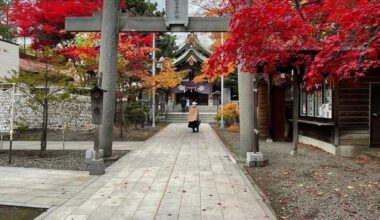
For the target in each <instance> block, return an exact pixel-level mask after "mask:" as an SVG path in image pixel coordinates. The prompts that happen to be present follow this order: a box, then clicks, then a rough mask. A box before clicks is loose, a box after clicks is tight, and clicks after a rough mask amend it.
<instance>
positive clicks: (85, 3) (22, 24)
mask: <svg viewBox="0 0 380 220" xmlns="http://www.w3.org/2000/svg"><path fill="white" fill-rule="evenodd" d="M100 8H101V0H38V1H37V0H16V1H15V2H14V3H13V4H12V7H11V9H10V10H11V11H10V20H11V24H12V26H14V27H16V28H17V30H18V31H17V33H16V34H17V36H20V37H30V38H31V40H32V47H33V48H34V49H41V48H43V47H45V46H56V45H57V44H58V43H61V42H62V41H64V40H67V39H70V38H72V37H73V36H74V35H73V34H72V33H68V32H65V30H64V22H65V17H68V16H90V15H92V13H93V12H94V11H96V10H99V9H100Z"/></svg>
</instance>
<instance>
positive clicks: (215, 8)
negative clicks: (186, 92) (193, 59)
mask: <svg viewBox="0 0 380 220" xmlns="http://www.w3.org/2000/svg"><path fill="white" fill-rule="evenodd" d="M191 2H192V4H194V5H196V6H197V7H198V8H200V9H201V14H202V15H204V16H207V17H215V16H219V15H221V14H222V12H223V13H227V11H229V10H231V12H232V8H231V6H230V5H229V4H228V1H224V0H223V1H220V0H210V1H201V0H192V1H191ZM209 37H210V39H211V40H212V41H213V43H212V44H211V46H210V50H211V51H214V50H215V49H216V48H218V47H220V46H221V45H222V37H223V41H226V40H227V39H228V38H230V34H229V33H228V32H224V33H217V32H213V33H210V35H209ZM209 68H210V67H209V65H208V59H207V60H206V61H205V62H204V64H203V66H202V71H201V74H200V75H198V76H196V77H195V78H194V79H193V82H195V83H202V82H206V81H207V82H208V83H213V82H215V81H216V80H218V78H219V77H221V76H222V75H221V74H214V75H210V74H206V73H208V72H210V69H209ZM235 68H236V64H235V63H233V62H230V63H228V64H227V65H226V66H219V67H218V68H216V69H215V68H214V67H213V72H214V73H224V74H223V76H228V75H230V74H231V73H233V72H234V71H235Z"/></svg>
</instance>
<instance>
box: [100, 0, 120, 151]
mask: <svg viewBox="0 0 380 220" xmlns="http://www.w3.org/2000/svg"><path fill="white" fill-rule="evenodd" d="M119 8H120V0H106V1H103V15H102V25H101V30H102V34H101V42H100V59H99V73H101V74H100V75H102V85H101V87H102V89H105V90H107V92H106V93H105V94H104V99H103V113H102V124H101V125H100V135H99V146H100V148H102V149H103V156H104V157H110V156H112V141H113V124H114V117H115V100H116V85H117V50H118V43H119V42H118V41H119V29H118V27H119V22H118V20H119Z"/></svg>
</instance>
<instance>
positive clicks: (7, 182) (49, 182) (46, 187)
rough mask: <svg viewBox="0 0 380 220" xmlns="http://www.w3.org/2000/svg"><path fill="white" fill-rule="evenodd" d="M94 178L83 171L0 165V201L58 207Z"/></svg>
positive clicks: (20, 204) (5, 203)
mask: <svg viewBox="0 0 380 220" xmlns="http://www.w3.org/2000/svg"><path fill="white" fill-rule="evenodd" d="M95 179H96V178H95V177H93V176H89V175H88V172H83V171H66V170H45V169H34V168H20V167H1V166H0V204H2V205H15V206H29V207H40V208H50V207H52V206H59V205H62V204H63V203H64V202H65V201H67V200H68V199H70V198H71V197H73V195H75V194H76V193H78V192H79V191H80V190H82V189H83V188H84V187H86V186H87V185H88V184H89V183H90V182H91V181H93V180H95ZM0 215H1V213H0Z"/></svg>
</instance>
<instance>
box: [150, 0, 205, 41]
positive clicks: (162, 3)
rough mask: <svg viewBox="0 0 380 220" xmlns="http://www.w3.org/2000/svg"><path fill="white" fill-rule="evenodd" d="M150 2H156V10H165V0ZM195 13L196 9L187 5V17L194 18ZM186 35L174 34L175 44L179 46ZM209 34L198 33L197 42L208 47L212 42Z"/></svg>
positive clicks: (191, 5) (152, 0)
mask: <svg viewBox="0 0 380 220" xmlns="http://www.w3.org/2000/svg"><path fill="white" fill-rule="evenodd" d="M151 2H157V4H158V6H157V9H158V10H161V9H164V8H165V0H151ZM196 11H197V7H196V6H195V5H193V4H191V3H189V15H190V16H194V14H195V12H196ZM187 34H188V33H175V35H177V44H178V45H181V44H182V43H183V42H184V41H185V39H186V36H187ZM208 35H209V33H198V38H199V41H200V42H201V43H202V44H204V45H205V46H210V45H211V43H212V41H211V39H210V38H209V37H208Z"/></svg>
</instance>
